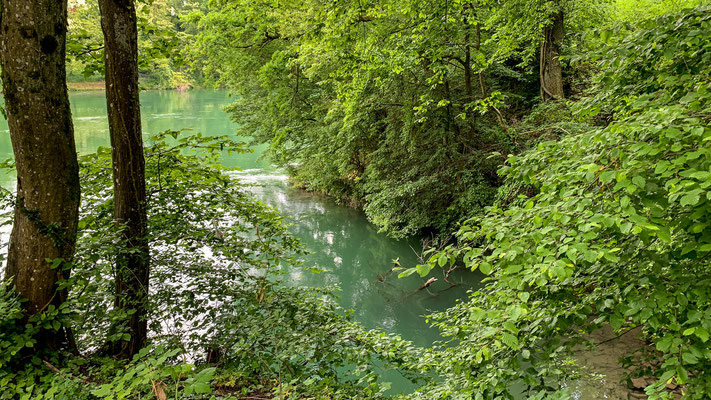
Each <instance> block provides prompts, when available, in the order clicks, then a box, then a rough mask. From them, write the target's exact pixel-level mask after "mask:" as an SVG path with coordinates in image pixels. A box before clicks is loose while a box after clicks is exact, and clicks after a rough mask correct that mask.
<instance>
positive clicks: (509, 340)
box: [501, 333, 518, 350]
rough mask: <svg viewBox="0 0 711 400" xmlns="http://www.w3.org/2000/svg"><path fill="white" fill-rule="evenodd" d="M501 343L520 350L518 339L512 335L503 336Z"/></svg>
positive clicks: (505, 334)
mask: <svg viewBox="0 0 711 400" xmlns="http://www.w3.org/2000/svg"><path fill="white" fill-rule="evenodd" d="M501 341H502V342H503V343H504V344H505V345H506V346H508V347H510V348H512V349H514V350H515V349H517V348H518V338H517V337H516V336H514V335H512V334H510V333H504V334H503V335H501Z"/></svg>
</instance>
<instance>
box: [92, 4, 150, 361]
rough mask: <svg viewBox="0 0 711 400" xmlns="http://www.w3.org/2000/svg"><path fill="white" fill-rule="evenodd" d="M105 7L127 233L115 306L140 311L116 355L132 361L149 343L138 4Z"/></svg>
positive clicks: (112, 120)
mask: <svg viewBox="0 0 711 400" xmlns="http://www.w3.org/2000/svg"><path fill="white" fill-rule="evenodd" d="M99 8H100V10H101V27H102V30H103V32H104V43H105V52H104V54H105V65H106V103H107V109H108V115H109V130H110V132H111V154H112V160H113V176H114V220H115V222H116V224H117V225H118V226H119V227H121V228H122V229H123V231H122V232H123V239H124V240H125V242H124V244H123V246H122V249H121V250H120V251H119V254H118V257H117V263H116V276H115V279H116V289H115V290H116V293H115V295H116V301H115V306H116V307H117V308H118V309H122V310H131V309H133V310H136V311H135V313H133V314H131V315H130V317H129V320H128V321H127V324H128V331H129V333H130V334H131V339H130V340H128V341H122V342H120V343H117V344H115V345H114V346H112V348H111V352H112V353H113V354H115V355H120V356H125V357H130V356H132V355H134V354H136V353H137V352H138V351H139V350H140V348H141V347H143V345H144V344H145V341H146V335H147V321H146V318H147V316H146V311H145V310H146V301H147V294H148V273H149V253H148V242H147V240H146V183H145V160H144V158H143V138H142V131H141V110H140V103H139V99H138V44H137V43H138V34H137V27H136V9H135V6H134V4H133V1H132V0H99Z"/></svg>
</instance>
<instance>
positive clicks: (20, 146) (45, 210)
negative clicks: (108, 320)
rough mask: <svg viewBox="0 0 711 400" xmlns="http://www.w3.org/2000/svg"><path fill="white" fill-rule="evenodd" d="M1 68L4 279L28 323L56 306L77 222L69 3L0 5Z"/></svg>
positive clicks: (51, 339) (46, 341)
mask: <svg viewBox="0 0 711 400" xmlns="http://www.w3.org/2000/svg"><path fill="white" fill-rule="evenodd" d="M0 32H1V35H2V36H1V37H0V66H1V68H2V82H3V94H4V96H5V109H6V111H7V121H8V125H9V128H10V140H11V141H12V148H13V152H14V154H15V165H16V168H17V201H16V205H15V214H14V221H13V227H12V233H11V235H10V248H9V251H8V258H7V268H6V271H5V279H7V280H10V281H11V282H12V284H13V285H14V286H15V287H16V290H17V293H18V294H19V295H20V296H22V297H24V298H26V299H27V300H28V301H27V302H25V303H24V307H25V309H26V310H27V313H28V315H31V314H35V313H38V312H41V311H43V310H45V309H46V308H47V307H48V306H50V305H54V306H59V305H60V303H61V302H62V301H64V298H65V295H64V293H63V292H59V291H58V290H57V281H58V280H59V279H62V278H64V277H65V276H63V274H65V275H66V274H68V273H69V271H67V270H65V271H62V268H56V269H52V268H50V266H51V264H50V263H48V262H47V261H46V259H57V258H62V259H65V260H67V261H69V260H71V258H72V256H73V254H74V247H75V244H76V233H77V222H78V218H79V196H80V193H79V166H78V163H77V153H76V148H75V144H74V128H73V125H72V118H71V111H70V108H69V96H68V94H67V85H66V67H65V42H66V34H67V2H66V1H61V0H60V1H49V0H24V1H17V0H13V1H11V0H2V8H1V9H0ZM62 336H63V335H57V334H54V333H52V332H44V333H43V334H41V335H40V337H39V338H38V345H39V347H48V348H57V347H58V346H59V345H60V341H61V340H62V339H61V338H62Z"/></svg>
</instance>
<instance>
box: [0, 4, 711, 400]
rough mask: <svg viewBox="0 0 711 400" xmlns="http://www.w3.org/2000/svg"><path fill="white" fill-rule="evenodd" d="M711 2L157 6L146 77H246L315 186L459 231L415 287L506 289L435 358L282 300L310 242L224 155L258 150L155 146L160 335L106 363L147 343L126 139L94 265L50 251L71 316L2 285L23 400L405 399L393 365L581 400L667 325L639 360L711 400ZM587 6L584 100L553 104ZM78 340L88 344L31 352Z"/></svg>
mask: <svg viewBox="0 0 711 400" xmlns="http://www.w3.org/2000/svg"><path fill="white" fill-rule="evenodd" d="M701 3H706V2H705V1H701V2H698V1H692V0H688V1H680V2H676V1H659V2H651V1H643V2H638V3H635V4H634V5H633V4H632V2H629V1H626V0H617V1H610V2H605V3H604V4H597V3H595V2H590V1H583V0H579V1H578V0H565V1H563V0H561V1H553V0H550V1H544V0H541V1H538V2H528V1H519V0H511V1H506V2H499V1H488V0H483V1H471V0H453V1H446V0H428V1H414V0H406V1H401V0H398V1H395V0H370V1H361V2H352V1H335V2H325V3H324V2H317V1H313V0H297V1H292V2H288V4H284V2H280V1H277V0H260V1H246V0H216V1H211V2H186V1H171V0H167V1H166V0H155V1H153V2H148V3H142V4H141V5H140V10H141V15H142V16H143V17H142V19H141V21H140V25H141V34H140V35H141V37H140V40H141V44H140V52H141V55H142V65H141V70H142V73H143V77H144V83H145V84H146V85H149V86H152V87H175V86H181V85H185V84H189V83H193V82H195V83H208V84H218V85H226V86H229V87H230V88H231V89H232V90H234V91H235V92H236V93H237V94H238V95H239V97H238V99H237V101H236V102H235V103H234V104H233V105H231V106H230V107H229V108H228V112H230V114H231V115H232V117H233V119H234V120H235V121H236V122H238V123H239V126H240V128H239V129H240V130H239V132H240V133H241V134H243V135H244V136H251V137H253V138H254V140H255V142H258V143H268V144H269V152H268V153H269V154H268V156H269V157H270V158H271V159H272V160H273V161H274V162H275V163H278V164H279V165H281V166H284V167H285V168H287V169H288V170H289V172H290V173H291V174H292V177H293V181H294V182H295V183H296V184H297V185H300V186H301V187H303V188H305V189H308V190H316V191H322V192H325V193H327V194H329V195H331V196H333V197H335V198H338V199H341V200H342V201H344V202H348V203H350V204H352V205H356V206H362V207H363V209H364V210H365V212H366V214H367V216H368V217H369V219H370V220H371V221H372V222H373V223H375V224H377V225H378V226H379V227H380V228H382V229H383V230H384V231H386V232H387V233H389V234H391V235H393V236H397V237H402V236H407V235H411V234H413V233H419V232H422V231H428V230H432V231H438V232H440V233H445V234H446V233H448V232H452V231H454V230H456V238H455V241H454V242H453V243H450V244H448V245H446V244H442V243H439V245H440V249H441V248H443V249H442V250H436V249H434V248H433V249H429V250H427V251H426V253H425V256H427V257H429V258H428V263H426V264H423V265H418V266H416V267H414V268H409V269H406V270H404V271H402V272H401V275H408V274H414V273H419V274H420V275H422V276H426V275H427V274H428V273H430V272H431V271H432V270H433V269H435V268H440V267H442V268H446V269H448V270H449V269H451V268H454V267H456V266H462V265H463V266H466V267H467V268H469V269H472V270H478V271H479V272H481V273H483V274H484V275H486V276H487V278H486V279H485V286H484V287H483V289H481V290H478V291H476V292H472V293H471V294H470V297H469V298H467V299H464V300H463V301H461V302H460V303H458V305H456V306H455V307H452V308H451V309H448V310H446V311H444V312H440V313H437V314H434V315H432V316H430V321H431V322H432V323H433V324H434V325H435V326H436V327H438V328H439V329H440V330H441V332H442V334H443V335H444V338H445V341H444V342H442V343H437V344H435V345H434V346H433V347H431V348H429V349H418V348H415V347H413V346H412V345H411V344H410V343H408V342H406V341H403V340H401V339H400V338H398V337H394V336H390V335H386V334H384V333H380V332H376V331H368V330H365V329H363V328H362V327H360V326H359V325H358V324H357V323H355V322H353V321H352V320H351V318H350V317H349V313H348V312H345V311H344V310H341V309H340V308H339V307H338V306H336V305H335V303H334V302H333V299H332V297H331V292H330V290H329V289H328V288H324V289H304V288H295V287H287V286H284V285H281V284H280V274H281V272H282V270H283V269H284V267H285V266H286V265H289V266H290V267H292V268H293V267H294V266H298V265H300V263H301V261H300V256H301V255H302V254H303V249H302V248H301V246H300V244H299V243H298V241H296V240H294V239H293V238H292V237H291V236H290V235H289V231H288V227H287V226H286V225H285V223H284V221H283V219H282V218H281V217H280V216H279V215H278V213H276V212H275V211H274V210H273V209H270V208H269V207H266V206H265V205H264V204H261V203H259V202H258V201H256V200H254V198H253V197H252V196H251V195H250V194H249V191H248V190H247V188H246V186H245V185H243V184H241V183H240V182H239V181H237V180H235V179H234V178H233V177H230V176H229V175H228V174H226V173H225V171H224V170H223V169H222V167H220V165H219V154H220V153H221V152H222V151H226V150H229V151H238V152H241V151H245V146H246V144H245V143H235V142H232V141H230V139H229V138H227V137H219V138H217V137H209V136H208V137H205V136H202V135H199V134H198V135H186V134H185V133H183V132H174V131H170V132H165V133H162V134H160V135H157V136H155V137H154V138H153V139H152V141H151V142H150V145H148V146H147V148H146V159H147V187H148V194H149V204H148V206H149V220H148V235H149V240H150V242H151V261H152V270H151V285H150V296H149V304H148V306H147V307H148V310H149V312H148V315H150V321H149V324H150V331H151V337H150V345H149V346H148V347H146V348H145V349H144V350H143V351H141V353H140V354H138V355H137V356H136V357H135V358H133V359H132V360H115V359H111V358H109V357H105V356H104V353H105V346H106V343H107V342H109V341H112V340H116V339H119V338H122V337H125V335H127V334H128V333H127V331H126V329H124V328H125V327H123V326H121V324H120V323H118V322H119V321H125V320H126V318H125V317H126V316H125V315H120V313H121V312H126V311H117V309H116V308H115V307H113V306H112V304H113V303H114V297H113V285H114V282H113V281H112V279H111V277H112V276H113V271H112V268H113V265H114V258H115V254H116V250H117V248H121V247H123V246H124V244H123V243H121V239H120V237H121V235H119V232H117V230H116V229H117V228H116V227H115V225H114V224H113V221H112V214H111V210H112V203H111V202H112V196H111V189H110V187H111V168H112V166H111V155H110V150H109V149H103V148H102V149H99V150H98V151H97V153H95V154H92V155H88V156H86V157H84V158H83V159H82V160H81V164H82V185H83V186H82V193H83V204H82V208H81V221H80V224H79V228H80V238H79V241H78V243H77V253H76V256H75V258H74V259H73V260H72V261H71V262H67V261H66V260H62V259H57V260H48V262H49V263H51V265H52V268H57V269H64V270H67V271H68V270H70V269H71V278H69V279H66V280H64V281H62V288H66V289H67V290H68V293H67V294H68V297H67V300H66V301H64V302H63V305H62V306H61V307H59V308H56V307H54V306H49V307H47V308H46V310H44V311H43V312H42V313H39V314H36V315H34V316H32V317H31V318H29V319H27V318H24V315H23V311H22V307H21V305H22V303H21V301H20V299H18V298H17V296H15V295H14V293H13V289H12V288H10V287H8V286H7V285H5V284H0V399H4V398H8V399H9V398H28V399H29V398H33V399H34V398H47V399H50V398H72V399H73V398H77V399H81V398H87V399H88V398H106V399H114V398H116V399H124V398H125V399H128V398H140V397H141V396H143V397H156V398H158V399H162V398H166V396H168V397H175V398H240V397H244V396H247V397H257V396H264V397H268V398H269V397H278V398H343V399H350V398H382V397H387V396H386V391H387V384H383V383H382V382H380V381H378V372H379V371H381V368H397V369H398V370H399V371H401V372H402V373H403V374H404V375H405V376H406V377H408V378H409V379H410V380H411V381H412V382H414V383H416V384H418V385H419V386H418V388H417V390H416V391H415V393H412V394H410V395H407V396H405V395H403V396H402V397H409V398H417V399H427V400H430V399H511V398H525V397H528V398H531V399H543V398H551V399H558V398H567V397H568V395H569V394H568V392H567V389H566V387H567V386H568V384H569V382H570V381H571V380H573V379H576V378H577V377H578V376H579V370H578V369H577V368H576V366H575V362H574V360H573V359H572V358H571V354H572V353H573V349H574V348H579V345H580V344H581V343H583V344H584V343H586V342H589V336H588V334H589V333H591V332H594V331H596V330H598V329H600V328H602V327H606V326H610V327H611V328H612V329H613V330H614V331H615V332H616V333H617V334H620V335H622V334H625V333H627V332H630V331H634V332H640V333H641V334H642V335H643V337H644V339H645V345H644V346H643V347H641V348H639V349H636V351H635V352H633V353H631V354H628V355H626V358H625V362H626V363H627V364H629V366H631V367H632V371H633V372H632V374H631V375H630V378H631V377H636V376H645V377H653V378H654V379H655V380H656V382H655V383H653V384H651V385H649V386H648V387H647V388H646V389H645V390H646V393H647V394H648V395H649V398H650V399H662V398H672V397H673V394H672V393H671V392H669V391H668V390H667V385H669V384H672V383H673V384H675V385H678V387H679V389H678V390H679V392H680V393H682V394H683V395H684V397H685V398H689V399H704V398H708V397H709V396H711V375H710V374H711V372H709V371H711V350H710V349H709V339H711V289H709V288H711V281H709V275H710V274H709V271H710V270H711V266H710V265H709V253H710V252H711V225H710V224H709V220H711V215H710V214H711V195H709V194H708V189H709V187H711V147H709V143H710V142H709V140H710V139H711V126H710V125H709V124H710V123H711V12H710V11H711V10H710V9H709V8H703V7H700V8H696V9H686V10H681V9H680V8H679V6H680V5H685V6H696V5H697V4H701ZM661 14H665V15H663V16H659V15H661ZM71 15H72V16H73V22H72V23H71V24H70V29H71V30H72V31H71V32H72V38H71V40H70V43H69V44H68V49H69V53H70V56H71V57H72V60H73V62H74V64H73V65H72V66H71V68H70V73H71V74H74V75H76V74H78V73H82V74H84V75H86V76H90V77H91V76H93V77H95V78H97V77H100V75H101V73H102V69H101V68H102V67H101V65H100V63H97V62H98V61H100V60H101V51H102V49H101V46H102V44H101V33H100V31H99V30H98V25H97V21H96V19H97V18H98V14H97V10H96V7H95V5H93V4H90V3H86V4H85V3H81V4H76V5H75V7H74V8H73V9H72V10H71ZM560 15H564V21H565V26H566V34H565V36H564V38H563V42H562V44H561V49H562V50H561V58H560V61H561V63H562V64H563V68H564V72H565V73H564V77H565V82H564V83H565V91H566V94H567V95H568V99H569V101H568V102H565V101H548V102H543V101H541V96H540V93H541V91H542V90H543V89H541V88H540V87H539V79H540V78H541V77H540V76H539V71H538V66H537V62H538V61H540V60H538V59H537V58H542V57H543V50H542V45H541V43H542V42H543V43H545V40H548V39H547V35H546V34H544V32H546V30H547V29H549V28H550V27H551V25H552V24H553V22H552V21H553V19H554V18H555V17H556V16H560ZM648 17H655V18H654V19H645V18H648ZM184 62H187V63H188V64H189V65H190V66H191V70H190V71H189V70H188V69H187V68H186V67H185V66H184ZM74 75H72V76H74ZM543 98H545V96H543ZM559 100H562V99H559ZM497 171H498V173H497ZM2 202H3V203H2V205H3V206H4V207H2V208H3V209H10V207H11V204H13V198H12V194H10V193H5V194H4V195H3V198H2ZM445 246H446V247H445ZM405 267H407V266H405ZM127 312H129V313H130V312H131V310H128V311H127ZM63 328H71V330H70V332H71V333H72V335H69V336H67V337H66V338H65V339H66V341H67V349H69V350H75V354H70V353H68V352H67V349H64V350H62V351H41V352H33V351H32V348H33V346H34V345H35V343H36V341H37V337H39V336H41V335H43V334H47V332H50V333H52V334H54V333H57V334H61V333H62V332H64V330H63ZM74 342H75V344H76V348H74V349H73V348H72V347H73V344H74ZM588 344H589V343H588ZM82 354H83V355H84V356H82ZM181 396H182V397H181Z"/></svg>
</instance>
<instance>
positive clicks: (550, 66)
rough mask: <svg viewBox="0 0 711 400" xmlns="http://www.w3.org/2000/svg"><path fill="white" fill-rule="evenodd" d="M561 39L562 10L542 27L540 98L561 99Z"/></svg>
mask: <svg viewBox="0 0 711 400" xmlns="http://www.w3.org/2000/svg"><path fill="white" fill-rule="evenodd" d="M562 41H563V12H562V11H559V12H558V13H556V14H555V15H553V21H552V24H550V25H548V26H546V27H545V28H543V42H542V43H541V55H540V57H541V59H540V80H541V99H543V101H548V100H561V99H563V98H564V97H565V96H564V94H563V68H562V66H561V65H560V45H561V42H562Z"/></svg>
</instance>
